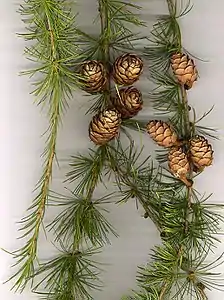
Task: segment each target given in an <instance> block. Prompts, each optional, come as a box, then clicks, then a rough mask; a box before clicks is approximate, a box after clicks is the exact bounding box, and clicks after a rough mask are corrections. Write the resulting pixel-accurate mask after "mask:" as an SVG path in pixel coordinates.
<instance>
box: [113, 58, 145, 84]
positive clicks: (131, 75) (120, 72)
mask: <svg viewBox="0 0 224 300" xmlns="http://www.w3.org/2000/svg"><path fill="white" fill-rule="evenodd" d="M142 72H143V61H142V60H141V58H140V57H138V56H137V55H135V54H130V53H128V54H123V55H122V56H119V57H118V58H117V59H116V60H115V62H114V64H113V71H112V74H113V78H114V81H115V82H116V83H117V84H119V85H131V84H133V83H134V82H135V81H137V80H138V79H139V77H140V75H141V74H142Z"/></svg>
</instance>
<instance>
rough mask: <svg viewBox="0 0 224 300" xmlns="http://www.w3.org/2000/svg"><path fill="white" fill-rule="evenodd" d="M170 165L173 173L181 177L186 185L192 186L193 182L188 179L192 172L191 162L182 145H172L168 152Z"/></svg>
mask: <svg viewBox="0 0 224 300" xmlns="http://www.w3.org/2000/svg"><path fill="white" fill-rule="evenodd" d="M168 165H169V169H170V171H171V172H172V173H173V175H174V176H175V177H177V178H179V179H180V180H181V181H182V182H184V183H185V184H186V186H188V187H191V186H192V182H191V181H190V180H188V179H187V176H188V174H189V172H190V164H189V161H188V158H187V155H186V154H185V153H184V152H183V150H182V148H181V147H172V148H171V149H170V151H169V154H168Z"/></svg>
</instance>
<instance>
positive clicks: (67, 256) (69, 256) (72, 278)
mask: <svg viewBox="0 0 224 300" xmlns="http://www.w3.org/2000/svg"><path fill="white" fill-rule="evenodd" d="M97 253H99V251H98V250H94V249H88V250H84V251H73V250H71V251H65V250H63V251H62V253H61V254H59V255H58V256H57V257H55V258H53V259H52V260H50V261H48V262H46V263H45V264H41V265H40V267H39V269H38V270H37V271H36V273H35V276H37V277H38V276H41V279H40V281H39V283H38V284H37V285H36V286H35V287H34V291H35V292H37V293H38V294H41V295H43V299H52V300H56V299H66V300H67V299H80V300H81V299H92V297H91V296H90V291H91V290H92V289H100V287H101V283H100V280H99V278H98V275H99V272H100V268H99V265H98V264H97V263H96V262H94V261H93V259H92V257H93V255H95V254H97ZM41 290H43V291H44V292H41ZM46 291H47V292H46ZM60 297H61V298H60Z"/></svg>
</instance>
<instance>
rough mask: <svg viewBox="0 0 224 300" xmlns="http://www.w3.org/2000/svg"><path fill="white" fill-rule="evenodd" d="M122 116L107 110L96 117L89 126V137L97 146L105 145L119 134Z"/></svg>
mask: <svg viewBox="0 0 224 300" xmlns="http://www.w3.org/2000/svg"><path fill="white" fill-rule="evenodd" d="M120 124H121V115H120V113H119V112H117V111H116V110H114V109H107V110H104V111H103V112H101V113H99V114H97V115H95V116H94V117H93V119H92V121H91V122H90V125H89V137H90V139H91V140H92V141H93V142H94V143H95V144H96V145H105V144H106V143H108V142H109V141H110V140H112V139H113V138H115V137H116V136H117V135H118V133H119V128H120Z"/></svg>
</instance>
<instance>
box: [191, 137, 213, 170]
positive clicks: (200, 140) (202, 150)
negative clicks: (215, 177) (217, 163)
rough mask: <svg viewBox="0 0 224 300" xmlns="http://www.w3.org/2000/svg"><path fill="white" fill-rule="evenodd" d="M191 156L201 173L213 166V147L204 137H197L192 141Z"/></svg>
mask: <svg viewBox="0 0 224 300" xmlns="http://www.w3.org/2000/svg"><path fill="white" fill-rule="evenodd" d="M190 154H191V161H192V162H193V164H194V166H195V167H196V168H197V169H198V170H199V171H202V170H203V169H204V168H205V167H208V166H210V165H211V164H212V161H213V150H212V146H211V145H210V144H209V143H208V141H207V140H206V139H205V138H204V137H203V136H196V137H194V138H192V139H191V140H190Z"/></svg>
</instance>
